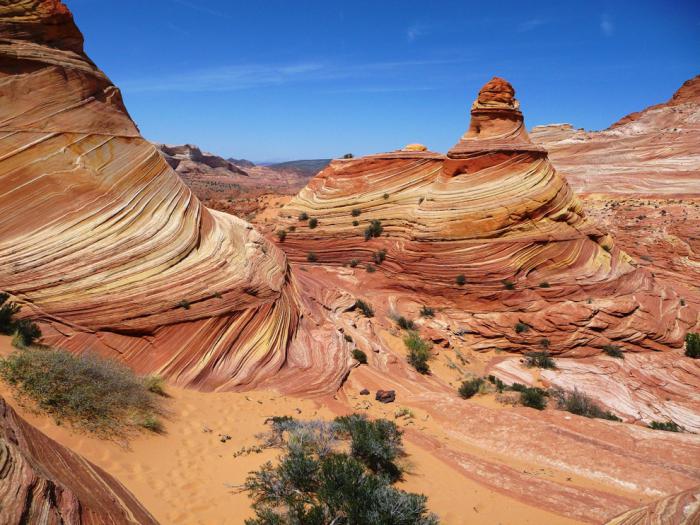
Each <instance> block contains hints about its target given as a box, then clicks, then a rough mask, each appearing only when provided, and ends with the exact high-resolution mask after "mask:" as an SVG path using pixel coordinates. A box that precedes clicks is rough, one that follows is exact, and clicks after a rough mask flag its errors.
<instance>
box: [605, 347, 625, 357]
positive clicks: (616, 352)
mask: <svg viewBox="0 0 700 525" xmlns="http://www.w3.org/2000/svg"><path fill="white" fill-rule="evenodd" d="M603 352H605V353H606V354H607V355H609V356H610V357H617V358H618V359H624V358H625V354H624V353H623V352H622V349H621V348H620V347H619V346H617V345H605V346H604V347H603Z"/></svg>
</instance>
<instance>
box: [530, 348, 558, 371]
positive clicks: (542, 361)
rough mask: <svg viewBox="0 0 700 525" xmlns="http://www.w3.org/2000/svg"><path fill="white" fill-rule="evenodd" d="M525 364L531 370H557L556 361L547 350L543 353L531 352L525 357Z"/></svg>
mask: <svg viewBox="0 0 700 525" xmlns="http://www.w3.org/2000/svg"><path fill="white" fill-rule="evenodd" d="M525 364H526V365H527V366H528V367H530V368H548V369H553V368H556V367H557V365H556V363H555V362H554V359H552V358H551V356H550V355H549V352H548V351H547V350H542V351H541V352H530V353H528V354H526V356H525Z"/></svg>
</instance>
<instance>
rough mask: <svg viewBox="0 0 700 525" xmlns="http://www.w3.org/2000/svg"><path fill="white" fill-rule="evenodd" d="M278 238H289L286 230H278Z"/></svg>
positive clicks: (282, 240)
mask: <svg viewBox="0 0 700 525" xmlns="http://www.w3.org/2000/svg"><path fill="white" fill-rule="evenodd" d="M277 238H278V239H279V240H280V242H284V240H285V239H286V238H287V232H286V231H285V230H277Z"/></svg>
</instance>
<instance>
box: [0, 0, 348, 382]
mask: <svg viewBox="0 0 700 525" xmlns="http://www.w3.org/2000/svg"><path fill="white" fill-rule="evenodd" d="M0 96H1V101H0V216H2V217H3V220H2V221H0V289H2V290H5V291H7V292H9V293H11V294H12V295H13V296H14V298H15V299H16V300H19V301H21V302H23V303H24V304H25V307H24V309H23V314H24V315H32V316H33V317H34V318H36V319H37V320H39V321H40V322H41V323H42V330H43V332H44V334H45V338H44V342H46V343H48V344H52V345H58V346H61V347H64V348H68V349H70V350H74V351H85V350H88V349H89V350H94V351H98V352H100V353H103V354H106V355H110V356H112V357H119V358H120V359H122V360H124V361H125V362H126V363H127V364H129V365H130V366H132V367H133V368H135V369H136V370H137V371H140V372H157V373H159V374H162V375H164V376H166V377H167V378H169V379H170V380H172V381H174V382H176V383H179V384H182V385H187V386H194V387H197V388H202V389H208V390H209V389H235V388H239V387H249V386H252V385H256V384H259V383H261V382H262V381H264V380H266V379H268V378H270V377H271V376H273V375H274V374H275V373H276V372H278V371H279V370H280V368H282V367H283V366H285V364H287V365H289V364H290V363H292V362H294V359H292V358H290V352H292V353H293V352H294V338H295V333H296V330H297V326H298V320H299V311H298V306H297V304H296V299H295V296H296V295H297V294H296V291H295V287H294V284H293V282H292V279H291V276H290V273H289V271H288V265H287V261H286V258H285V255H284V254H283V253H282V252H281V251H280V250H279V249H277V248H276V247H275V246H274V245H272V244H270V243H269V242H267V241H266V240H265V239H264V238H263V237H262V236H261V235H260V234H259V233H257V232H256V231H255V230H254V229H253V227H252V226H251V225H249V224H248V223H246V222H244V221H242V220H240V219H238V218H237V217H234V216H231V215H227V214H224V213H220V212H215V211H212V210H209V209H207V208H205V207H204V206H202V204H201V203H200V202H199V201H198V200H197V198H196V197H195V196H194V195H193V194H192V192H191V191H190V190H189V189H188V188H187V186H185V185H184V184H183V183H182V181H181V179H180V178H179V177H178V176H177V174H176V173H175V172H174V171H173V170H172V169H171V167H170V166H169V165H168V163H167V162H166V161H165V160H164V158H163V157H162V156H161V155H159V153H158V151H157V150H156V148H155V147H154V146H153V145H152V144H150V143H149V142H147V141H145V140H144V139H143V138H142V137H141V136H140V135H139V132H138V129H137V128H136V126H135V124H134V123H133V122H132V120H131V119H130V117H129V115H128V114H127V112H126V110H125V108H124V105H123V103H122V98H121V95H120V92H119V90H118V89H117V88H116V87H115V86H114V85H112V83H111V82H110V80H109V79H108V78H107V77H106V76H105V74H104V73H103V72H102V71H100V70H99V69H98V68H97V67H96V66H95V65H94V64H93V63H92V62H91V61H90V60H89V58H88V57H87V56H86V55H85V54H84V52H83V50H82V35H81V34H80V32H79V31H78V29H77V28H76V26H75V24H74V23H73V19H72V16H71V14H70V13H69V12H68V10H67V9H66V8H65V6H64V5H63V4H61V2H58V1H48V0H47V1H29V0H27V1H24V2H1V3H0ZM305 355H306V357H307V358H308V354H305ZM297 361H298V360H297ZM302 361H303V364H302V365H300V366H302V367H303V368H304V369H305V370H309V369H310V368H313V366H314V365H313V363H310V362H309V360H308V359H302ZM318 369H319V372H320V376H319V377H317V379H318V378H320V377H322V378H323V380H325V379H328V374H331V375H333V377H334V380H333V381H329V382H328V381H327V383H328V384H329V385H333V384H335V383H336V379H335V376H336V375H337V376H338V380H339V377H342V374H343V373H344V370H343V367H342V366H341V367H339V368H338V369H335V368H331V367H327V366H326V363H323V364H319V367H318ZM323 370H327V371H323ZM314 377H315V376H314V374H313V373H311V372H309V374H308V377H307V378H305V380H304V381H305V382H306V383H307V384H310V383H313V378H314ZM319 381H321V379H319ZM321 382H323V381H321Z"/></svg>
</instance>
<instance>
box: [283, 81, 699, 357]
mask: <svg viewBox="0 0 700 525" xmlns="http://www.w3.org/2000/svg"><path fill="white" fill-rule="evenodd" d="M353 210H355V211H353ZM304 214H305V216H308V217H309V218H310V219H316V221H317V226H316V227H315V228H311V227H309V224H310V223H307V222H306V221H304V220H299V219H298V217H300V216H301V217H302V218H303V217H304ZM283 215H285V218H284V220H283V223H282V224H280V228H281V229H285V230H290V229H292V227H294V228H293V230H294V231H289V232H288V234H287V236H286V238H285V240H284V249H285V251H287V253H288V254H289V256H290V258H291V259H292V260H294V261H296V262H299V263H304V262H305V261H306V260H307V258H308V257H309V255H308V254H309V253H310V252H313V254H314V255H315V258H316V259H317V260H318V261H319V262H321V263H323V264H331V265H347V264H348V263H350V262H351V261H352V260H353V259H355V260H356V261H359V264H360V267H361V266H365V265H373V263H372V257H373V255H374V254H376V253H377V252H378V251H380V250H385V252H386V254H385V260H384V261H383V262H382V263H381V265H378V266H376V267H377V268H378V269H379V270H380V271H381V273H382V274H383V276H384V277H387V278H388V279H387V280H388V283H387V284H388V286H389V287H390V288H391V289H394V290H396V291H402V290H403V291H412V292H417V293H425V294H427V296H430V295H434V294H440V296H441V297H443V298H444V304H445V306H446V307H447V308H448V309H452V313H453V320H454V322H455V325H456V326H455V330H457V331H459V332H460V334H462V335H464V336H465V337H466V338H468V339H469V342H471V343H472V344H473V345H474V347H476V348H478V349H490V348H498V349H509V350H524V349H526V348H532V346H533V344H535V345H536V344H537V341H539V340H540V339H541V338H542V337H546V338H548V339H549V340H550V342H551V343H552V344H551V349H552V350H551V351H552V352H555V353H561V354H566V355H586V354H590V353H592V352H594V349H596V348H601V347H602V346H604V345H606V344H610V343H611V341H625V342H626V343H627V345H626V348H628V349H630V350H642V349H652V350H664V349H667V348H669V347H679V346H680V345H681V343H682V338H683V336H684V334H685V331H686V330H687V329H688V327H689V326H692V325H693V324H695V320H696V312H695V310H694V309H693V308H691V307H684V306H682V305H681V300H680V297H679V296H678V295H677V294H676V293H675V292H674V291H673V290H672V289H669V288H665V287H663V286H659V285H658V283H656V282H655V280H654V278H653V277H652V275H651V274H650V273H649V272H647V271H645V270H643V269H640V268H637V267H636V265H635V263H634V262H633V261H632V260H631V258H630V257H629V256H628V255H627V254H625V253H624V252H622V251H621V250H619V249H618V248H617V247H616V246H615V243H614V240H613V239H612V237H611V236H610V235H609V234H608V233H607V232H606V231H605V230H603V229H601V228H600V227H599V226H598V225H597V224H595V223H593V222H591V221H590V220H588V219H587V218H586V216H585V214H584V212H583V208H582V206H581V203H580V202H579V201H578V199H577V198H576V197H575V196H574V194H573V191H572V190H571V188H570V186H569V185H568V184H567V182H566V180H565V179H564V178H562V177H561V176H560V175H559V174H558V173H557V172H556V170H555V169H554V168H553V167H552V165H551V164H550V163H549V161H548V159H547V154H546V152H545V151H544V149H543V148H542V147H541V146H537V145H535V144H533V143H532V142H531V141H530V140H529V137H528V134H527V132H526V130H525V128H524V125H523V117H522V113H521V112H520V109H519V104H518V102H517V100H516V99H515V97H514V90H513V88H512V86H510V84H508V83H507V82H505V81H504V80H502V79H494V80H492V81H491V82H489V83H488V84H487V85H486V86H484V88H483V89H482V90H481V92H480V93H479V96H478V99H477V101H476V102H475V103H474V105H473V106H472V121H471V125H470V128H469V130H468V131H467V133H465V135H464V136H463V137H462V138H461V139H460V141H459V142H458V143H457V144H456V145H455V146H454V147H453V148H452V149H451V150H450V152H448V154H447V156H446V157H445V156H443V155H440V154H437V153H433V152H429V151H412V150H411V149H404V150H399V151H396V152H391V153H386V154H379V155H371V156H368V157H363V158H359V159H349V160H345V159H343V160H337V161H334V162H333V163H331V165H330V166H329V167H328V168H326V169H325V170H324V171H323V172H321V173H320V174H319V175H318V176H317V177H315V178H314V179H313V180H312V181H311V182H310V183H309V185H308V186H307V187H306V188H305V189H304V190H302V191H301V192H300V193H299V194H298V196H297V197H296V198H295V199H294V200H292V201H291V202H290V203H289V205H287V207H286V208H285V211H284V212H283ZM372 221H379V222H380V224H381V234H379V236H378V237H375V236H373V235H371V236H369V240H365V239H364V237H363V235H364V232H365V229H366V228H367V227H368V226H370V225H371V224H372ZM355 224H356V225H355ZM312 258H313V257H312ZM460 275H461V276H463V278H464V281H465V284H463V285H461V286H460V285H458V284H456V279H457V277H458V276H460ZM382 278H383V277H382ZM517 323H523V324H524V325H527V327H526V328H525V330H524V331H521V332H518V331H516V330H514V327H515V326H516V324H517Z"/></svg>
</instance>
